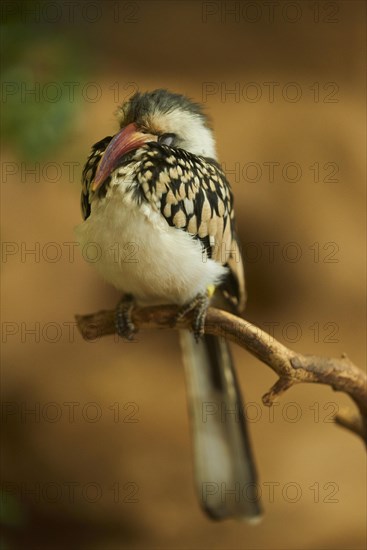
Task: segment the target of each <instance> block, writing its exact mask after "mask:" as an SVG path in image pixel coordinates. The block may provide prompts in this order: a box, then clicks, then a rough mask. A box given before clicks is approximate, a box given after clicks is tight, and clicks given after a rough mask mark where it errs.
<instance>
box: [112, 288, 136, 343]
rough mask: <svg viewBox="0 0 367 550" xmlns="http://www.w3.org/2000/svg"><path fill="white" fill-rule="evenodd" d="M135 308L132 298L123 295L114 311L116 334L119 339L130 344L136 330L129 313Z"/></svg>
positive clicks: (129, 295)
mask: <svg viewBox="0 0 367 550" xmlns="http://www.w3.org/2000/svg"><path fill="white" fill-rule="evenodd" d="M134 306H135V301H134V298H133V296H132V295H131V294H125V295H124V296H123V297H122V298H121V300H120V301H119V303H118V304H117V307H116V310H115V327H116V332H117V334H118V335H119V336H121V338H124V339H125V340H129V341H130V342H132V341H133V340H134V333H136V332H137V329H136V327H135V325H134V323H133V321H132V318H131V312H132V311H133V309H134Z"/></svg>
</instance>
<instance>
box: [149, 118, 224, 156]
mask: <svg viewBox="0 0 367 550" xmlns="http://www.w3.org/2000/svg"><path fill="white" fill-rule="evenodd" d="M147 123H149V124H150V125H152V126H153V127H158V128H159V129H160V130H161V132H163V133H173V134H176V135H177V137H178V138H179V140H180V143H179V147H181V148H182V149H185V151H189V152H190V153H193V154H194V155H200V156H204V157H209V158H213V159H215V160H217V152H216V149H215V141H214V137H213V134H212V131H211V130H210V129H209V128H208V127H207V126H205V124H204V123H203V120H202V119H201V117H200V116H199V115H195V114H193V113H189V112H188V111H184V110H183V109H175V110H174V111H172V112H168V113H161V112H159V111H155V112H154V113H152V114H151V115H150V116H149V120H147Z"/></svg>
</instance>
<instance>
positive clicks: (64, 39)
mask: <svg viewBox="0 0 367 550" xmlns="http://www.w3.org/2000/svg"><path fill="white" fill-rule="evenodd" d="M32 4H33V6H34V9H39V5H40V3H39V2H33V1H30V2H28V4H27V8H28V9H31V7H32ZM21 17H22V12H21V11H19V14H18V15H17V13H15V14H14V15H13V16H11V17H10V16H9V17H7V18H6V20H5V22H3V23H2V25H1V50H2V60H3V61H2V72H1V91H2V94H1V95H2V101H1V107H2V109H1V111H2V112H1V136H2V142H3V144H6V146H7V147H10V148H11V149H12V150H13V151H14V153H15V154H16V155H17V156H19V157H20V158H21V159H22V160H25V161H37V160H41V159H43V158H45V157H47V156H49V155H50V154H52V153H55V152H57V150H58V149H59V147H61V146H62V145H63V144H65V142H66V141H67V139H68V135H69V132H70V130H71V128H72V127H73V124H74V122H75V120H76V118H77V116H78V107H80V94H75V93H74V94H73V93H71V92H70V91H72V86H74V87H75V86H82V85H83V82H84V80H85V68H86V66H87V63H86V61H85V55H84V53H83V51H84V48H83V45H82V44H80V43H79V38H78V34H77V32H75V29H72V30H71V32H67V33H65V29H64V28H62V27H61V26H58V25H57V24H55V25H53V26H50V25H49V26H47V27H46V28H40V27H41V26H42V25H40V24H37V22H34V21H32V20H31V21H29V23H28V24H27V25H24V22H23V21H21ZM76 52H77V53H76Z"/></svg>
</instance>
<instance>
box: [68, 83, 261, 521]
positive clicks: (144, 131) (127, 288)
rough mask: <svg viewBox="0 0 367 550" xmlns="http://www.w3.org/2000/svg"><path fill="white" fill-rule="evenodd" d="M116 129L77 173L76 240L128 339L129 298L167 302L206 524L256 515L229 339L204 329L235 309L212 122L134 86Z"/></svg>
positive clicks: (195, 107) (225, 190)
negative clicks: (211, 318) (113, 293)
mask: <svg viewBox="0 0 367 550" xmlns="http://www.w3.org/2000/svg"><path fill="white" fill-rule="evenodd" d="M116 115H117V121H118V124H119V129H118V131H117V133H116V134H114V135H112V136H108V137H105V138H104V139H102V140H100V141H98V142H97V143H96V144H95V145H93V147H92V151H91V153H90V155H89V157H88V160H87V162H86V164H85V167H84V169H83V174H82V192H81V208H82V214H83V222H82V223H81V224H80V225H78V226H77V227H76V236H77V240H78V242H79V243H80V244H81V245H82V246H88V244H90V243H94V245H95V246H96V247H97V248H98V251H99V258H98V261H96V262H94V264H93V265H94V266H95V267H96V269H97V270H98V272H99V273H100V275H101V276H102V277H103V278H104V279H105V280H106V281H107V282H109V283H110V284H112V285H113V286H115V287H116V288H117V289H118V290H119V291H120V292H121V293H122V299H121V302H120V303H119V305H118V306H117V308H116V328H117V330H118V332H119V334H121V335H122V336H125V337H126V338H128V339H131V338H133V335H134V332H135V331H136V328H135V327H134V325H133V323H132V318H131V311H132V308H133V307H135V306H136V305H139V306H141V307H144V306H148V305H164V304H171V305H172V304H173V305H176V306H178V308H179V313H178V318H181V317H182V316H184V315H186V314H187V313H188V312H189V311H193V312H194V321H193V326H192V330H191V331H190V330H180V341H181V347H182V353H183V363H184V371H185V378H186V387H187V401H188V412H189V417H190V426H191V432H192V447H193V458H194V477H195V486H196V493H197V497H198V500H199V503H200V505H201V507H202V509H203V510H204V512H206V514H207V515H208V516H209V518H211V519H213V520H223V519H227V518H235V519H244V520H247V521H248V522H250V523H256V522H257V521H258V520H259V519H260V518H261V515H262V508H261V502H260V499H259V497H258V494H259V485H258V476H257V470H256V466H255V461H254V457H253V451H252V446H251V443H250V434H249V430H248V427H247V425H246V418H245V414H244V404H243V399H242V396H241V391H240V387H239V384H238V381H237V376H236V372H235V368H234V363H233V358H232V355H231V351H230V348H229V346H228V343H227V342H226V341H225V340H224V338H220V337H217V336H213V335H208V334H204V323H205V314H206V310H207V308H208V306H209V305H218V306H220V307H222V308H223V309H227V310H228V311H231V312H233V313H237V314H240V313H241V312H242V311H243V309H244V306H245V301H246V291H245V279H244V268H243V262H242V257H241V252H240V244H239V240H238V236H237V232H236V221H235V216H234V206H233V202H234V201H233V193H232V190H231V187H230V184H229V182H228V181H227V179H226V176H225V174H224V172H223V170H222V169H221V166H220V164H219V162H218V156H217V152H216V143H215V138H214V133H213V130H212V125H211V121H210V119H209V117H208V115H207V114H206V113H205V112H204V109H203V106H202V105H201V104H199V103H197V102H195V101H193V100H192V99H190V98H189V97H187V96H185V95H182V94H178V93H174V92H171V91H168V90H166V89H157V90H153V91H147V92H140V91H138V92H136V93H135V94H134V95H133V96H132V97H130V99H128V100H127V101H125V102H124V103H123V104H122V105H121V106H120V107H119V108H118V110H117V113H116Z"/></svg>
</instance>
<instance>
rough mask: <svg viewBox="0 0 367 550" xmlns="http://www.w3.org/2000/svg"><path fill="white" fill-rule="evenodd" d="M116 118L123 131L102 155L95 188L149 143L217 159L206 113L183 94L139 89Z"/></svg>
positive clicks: (113, 139) (93, 185) (122, 107)
mask: <svg viewBox="0 0 367 550" xmlns="http://www.w3.org/2000/svg"><path fill="white" fill-rule="evenodd" d="M117 117H118V120H119V123H120V131H119V132H118V133H117V134H116V135H115V136H114V137H113V138H112V140H111V141H110V143H109V145H108V147H107V149H106V150H105V152H104V154H103V157H102V160H101V162H100V164H99V167H98V170H97V173H96V176H95V178H94V181H93V184H92V189H93V191H95V190H96V189H98V187H99V186H100V185H101V184H102V183H103V181H104V180H105V179H106V178H107V177H108V176H109V175H110V173H111V172H112V171H113V170H114V168H116V166H117V164H118V162H119V159H120V158H121V157H123V156H124V155H126V154H127V153H129V152H130V151H133V150H135V149H138V148H139V147H142V146H143V145H145V144H146V143H149V142H156V143H161V144H163V145H168V146H170V147H179V148H181V149H184V150H185V151H188V152H190V153H193V154H194V155H199V156H204V157H209V158H213V159H216V151H215V142H214V137H213V133H212V131H211V129H210V127H209V123H208V119H207V117H206V115H205V114H204V113H203V111H202V108H201V106H200V105H199V104H197V103H194V102H193V101H191V100H190V99H188V98H186V97H185V96H183V95H179V94H174V93H172V92H168V91H167V90H154V91H153V92H146V93H139V92H138V93H136V94H135V95H134V96H133V97H132V98H131V99H130V100H129V101H127V102H126V103H124V104H123V105H121V107H119V109H118V112H117Z"/></svg>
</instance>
